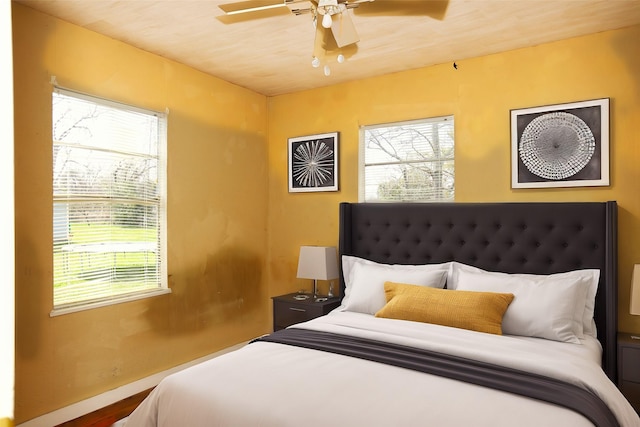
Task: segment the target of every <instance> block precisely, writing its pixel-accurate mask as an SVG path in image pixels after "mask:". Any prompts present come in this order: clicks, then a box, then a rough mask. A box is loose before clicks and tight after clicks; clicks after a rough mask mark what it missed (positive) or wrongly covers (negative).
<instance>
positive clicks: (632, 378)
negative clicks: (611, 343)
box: [618, 332, 640, 412]
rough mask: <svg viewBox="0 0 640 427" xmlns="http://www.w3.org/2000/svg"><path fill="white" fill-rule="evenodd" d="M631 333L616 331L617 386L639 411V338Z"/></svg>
mask: <svg viewBox="0 0 640 427" xmlns="http://www.w3.org/2000/svg"><path fill="white" fill-rule="evenodd" d="M631 335H632V334H627V333H623V332H620V333H618V387H619V388H620V391H622V394H624V396H625V397H626V398H627V400H629V402H630V403H631V405H632V406H633V407H634V408H635V410H636V412H640V339H635V338H631ZM639 335H640V334H639ZM634 336H635V334H634Z"/></svg>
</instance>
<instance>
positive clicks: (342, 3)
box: [218, 0, 449, 76]
mask: <svg viewBox="0 0 640 427" xmlns="http://www.w3.org/2000/svg"><path fill="white" fill-rule="evenodd" d="M448 2H449V1H448V0H246V1H240V2H235V3H226V4H221V5H219V7H220V9H222V10H223V11H224V12H225V15H222V16H220V17H218V19H219V20H220V21H222V22H224V23H233V22H239V21H246V20H251V19H257V18H267V17H270V16H276V15H281V14H294V15H296V16H299V15H305V14H309V15H310V16H311V18H312V20H313V24H314V27H315V30H316V34H315V42H314V48H313V55H312V61H311V65H312V66H313V67H315V68H317V67H319V66H320V65H322V64H324V67H323V69H324V74H325V75H326V76H328V75H329V74H330V73H331V70H330V68H329V66H328V64H327V61H328V59H329V58H335V59H336V61H337V62H339V63H342V62H344V61H345V58H346V57H349V56H351V55H353V54H354V53H355V52H356V51H357V43H358V42H359V41H360V37H359V36H358V33H357V31H356V28H355V25H354V23H353V21H352V19H351V14H350V13H349V11H351V12H352V13H353V14H354V15H362V16H376V15H377V16H401V15H418V16H429V17H431V18H435V19H443V18H444V14H445V12H446V10H447V6H448Z"/></svg>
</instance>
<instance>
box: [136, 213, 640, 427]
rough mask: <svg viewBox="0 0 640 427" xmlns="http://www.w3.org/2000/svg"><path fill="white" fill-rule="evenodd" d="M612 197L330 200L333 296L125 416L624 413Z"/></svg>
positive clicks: (583, 418)
mask: <svg viewBox="0 0 640 427" xmlns="http://www.w3.org/2000/svg"><path fill="white" fill-rule="evenodd" d="M616 221H617V207H616V203H615V202H603V203H489V204H475V203H455V204H415V203H414V204H370V203H367V204H358V203H342V204H340V235H339V253H340V260H341V263H340V264H341V272H340V287H341V295H343V296H344V297H343V300H342V305H341V306H340V307H339V308H338V309H336V310H334V311H333V312H331V313H330V314H328V315H326V316H322V317H320V318H317V319H314V320H311V321H308V322H305V323H301V324H297V325H293V326H290V327H289V328H287V329H284V330H282V331H278V332H276V333H273V334H269V335H267V336H264V337H259V338H257V339H256V340H254V341H253V342H252V343H250V344H247V345H246V346H244V347H243V348H242V349H240V350H237V351H235V352H232V353H229V354H226V355H223V356H221V357H218V358H216V359H213V360H210V361H207V362H204V363H202V364H199V365H197V366H194V367H191V368H189V369H186V370H184V371H181V372H179V373H176V374H173V375H171V376H169V377H167V378H165V379H164V380H163V381H162V382H161V383H160V384H159V385H158V386H157V387H156V388H155V389H154V391H153V392H152V393H151V394H150V395H149V396H148V398H147V399H146V400H145V401H144V402H143V403H142V404H141V405H140V406H139V407H138V408H137V409H136V410H135V411H134V412H133V413H132V414H131V415H130V416H129V418H128V419H127V420H126V423H125V425H126V427H137V426H140V427H177V426H190V427H197V426H279V427H286V426H300V425H304V426H320V425H334V426H363V425H366V426H389V425H398V426H399V425H402V426H412V425H420V426H423V425H429V426H439V427H440V426H442V427H446V426H470V425H473V426H496V427H499V426H513V425H518V426H541V425H544V426H575V427H580V426H594V425H595V426H598V427H605V426H623V427H626V426H640V419H639V418H638V415H637V414H636V413H635V411H634V410H633V408H632V407H631V405H630V404H629V403H628V402H627V401H626V399H625V398H624V397H623V396H622V394H620V392H619V391H618V390H617V388H616V387H615V385H614V381H612V380H614V379H615V377H616V329H617V312H616V311H617V281H616V263H617V260H616V247H617V243H616V239H617V236H616V230H617V226H616Z"/></svg>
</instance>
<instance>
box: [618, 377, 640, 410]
mask: <svg viewBox="0 0 640 427" xmlns="http://www.w3.org/2000/svg"><path fill="white" fill-rule="evenodd" d="M620 391H621V392H622V394H624V397H626V398H627V400H628V401H629V403H631V406H633V407H634V408H635V410H636V411H640V383H632V382H630V381H622V383H620Z"/></svg>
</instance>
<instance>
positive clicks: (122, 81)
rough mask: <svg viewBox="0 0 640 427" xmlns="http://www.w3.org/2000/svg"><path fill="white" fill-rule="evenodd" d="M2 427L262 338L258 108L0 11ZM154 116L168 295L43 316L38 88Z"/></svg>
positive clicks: (46, 290) (80, 35) (132, 56)
mask: <svg viewBox="0 0 640 427" xmlns="http://www.w3.org/2000/svg"><path fill="white" fill-rule="evenodd" d="M13 35H14V74H15V94H16V97H15V124H16V126H15V128H16V132H15V165H16V168H15V170H16V174H15V181H16V188H15V190H16V209H15V213H16V234H17V237H16V249H15V255H16V299H17V301H16V327H17V337H16V338H17V342H16V376H17V382H16V393H15V396H16V408H15V421H16V423H18V424H19V423H21V422H24V421H26V420H28V419H31V418H33V417H36V416H39V415H42V414H44V413H47V412H49V411H52V410H55V409H58V408H61V407H64V406H66V405H69V404H72V403H75V402H78V401H80V400H82V399H85V398H88V397H90V396H93V395H96V394H99V393H101V392H105V391H107V390H110V389H113V388H116V387H117V386H119V385H123V384H126V383H129V382H131V381H133V380H136V379H139V378H142V377H145V376H147V375H150V374H152V373H155V372H158V371H161V370H164V369H167V368H170V367H173V366H176V365H179V364H181V363H184V362H187V361H190V360H193V359H195V358H198V357H200V356H203V355H206V354H209V353H212V352H215V351H217V350H220V349H222V348H225V347H228V346H231V345H234V344H237V343H239V342H242V341H245V340H248V339H250V338H253V337H255V336H257V335H260V334H263V333H265V332H267V331H268V330H269V327H270V320H269V319H270V317H269V307H270V305H269V299H268V297H267V290H266V273H265V268H266V255H265V254H266V243H267V237H266V218H265V212H266V211H267V163H266V162H265V158H266V156H267V152H266V121H267V99H266V97H265V96H263V95H259V94H256V93H254V92H251V91H249V90H246V89H243V88H240V87H237V86H234V85H231V84H229V83H227V82H224V81H222V80H219V79H217V78H214V77H211V76H208V75H206V74H203V73H200V72H197V71H194V70H193V69H191V68H188V67H186V66H184V65H181V64H178V63H175V62H172V61H168V60H166V59H163V58H161V57H159V56H156V55H152V54H149V53H147V52H144V51H141V50H138V49H134V48H132V47H131V46H128V45H126V44H123V43H120V42H117V41H115V40H113V39H110V38H107V37H104V36H101V35H98V34H96V33H93V32H90V31H87V30H84V29H82V28H80V27H77V26H74V25H70V24H68V23H65V22H64V21H60V20H57V19H53V18H51V17H49V16H46V15H43V14H40V13H37V12H34V11H33V10H32V9H29V8H26V7H24V6H21V5H19V4H16V3H13ZM52 75H53V76H56V78H57V81H58V83H59V84H60V85H61V86H64V87H68V88H70V89H75V90H79V91H83V92H87V93H90V94H93V95H97V96H101V97H105V98H110V99H114V100H118V101H122V102H126V103H131V104H135V105H138V106H141V107H146V108H151V109H154V110H160V111H164V110H165V108H168V109H169V111H170V113H169V118H168V140H169V145H168V156H169V162H168V239H169V250H168V270H169V282H170V286H171V288H172V290H173V293H172V294H169V295H163V296H158V297H155V298H151V299H146V300H141V301H135V302H129V303H125V304H119V305H115V306H110V307H104V308H99V309H95V310H90V311H83V312H79V313H73V314H68V315H64V316H59V317H54V318H50V317H49V312H50V311H51V308H52V256H51V253H52V252H51V251H52V208H51V206H52V193H51V188H52V166H51V163H52V149H51V91H52V86H51V84H50V83H49V82H50V76H52Z"/></svg>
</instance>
